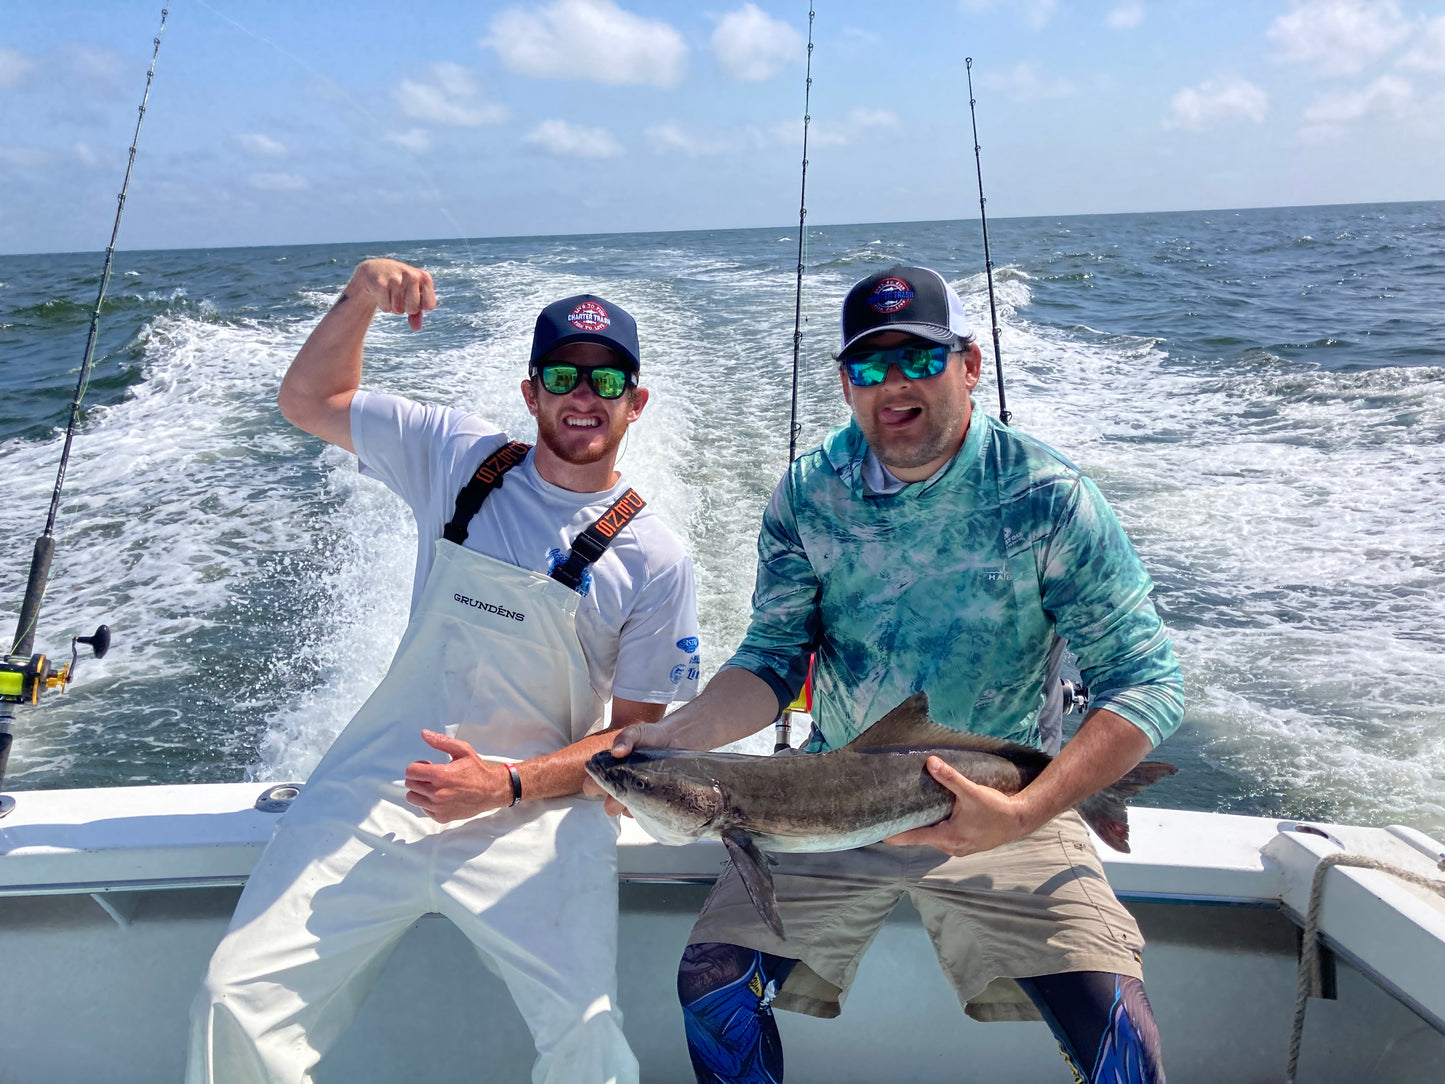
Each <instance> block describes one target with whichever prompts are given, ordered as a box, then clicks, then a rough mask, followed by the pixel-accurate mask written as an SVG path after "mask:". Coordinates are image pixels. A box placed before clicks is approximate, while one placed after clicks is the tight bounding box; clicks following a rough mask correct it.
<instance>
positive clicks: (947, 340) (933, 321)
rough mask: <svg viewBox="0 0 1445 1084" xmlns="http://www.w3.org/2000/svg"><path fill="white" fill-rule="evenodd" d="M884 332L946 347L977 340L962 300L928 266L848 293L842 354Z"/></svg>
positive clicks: (896, 270)
mask: <svg viewBox="0 0 1445 1084" xmlns="http://www.w3.org/2000/svg"><path fill="white" fill-rule="evenodd" d="M884 331H902V332H906V333H907V334H909V335H916V336H918V337H919V338H921V339H928V340H929V341H930V342H936V343H943V344H945V345H950V344H952V343H953V342H955V341H956V340H958V339H963V340H965V341H971V340H972V339H973V329H972V327H970V326H969V322H968V315H967V314H966V313H965V312H964V311H963V301H962V300H961V299H960V298H959V296H958V294H957V293H956V292H955V291H954V289H953V287H952V286H950V285H949V284H948V283H947V281H945V280H944V277H943V276H942V275H940V274H939V273H938V272H937V271H934V270H932V269H930V268H927V267H890V268H889V269H888V270H887V271H879V272H878V273H877V274H874V275H869V276H868V277H867V278H866V279H863V280H862V281H861V282H857V283H854V285H853V288H852V289H851V290H849V291H848V296H847V297H846V298H844V299H843V340H842V341H843V345H842V346H841V347H840V348H839V350H838V354H839V355H840V356H841V355H842V354H844V353H846V352H847V351H848V350H850V349H852V347H854V346H855V345H857V344H858V343H859V342H861V341H862V340H863V339H866V338H867V337H868V336H870V335H877V334H879V333H881V332H884Z"/></svg>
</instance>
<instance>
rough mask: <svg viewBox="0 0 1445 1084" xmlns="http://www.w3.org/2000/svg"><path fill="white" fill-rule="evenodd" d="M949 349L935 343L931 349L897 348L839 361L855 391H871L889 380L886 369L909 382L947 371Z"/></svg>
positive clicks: (852, 356)
mask: <svg viewBox="0 0 1445 1084" xmlns="http://www.w3.org/2000/svg"><path fill="white" fill-rule="evenodd" d="M951 350H952V347H949V346H945V345H943V344H942V343H938V344H935V345H932V346H896V347H894V348H893V349H892V350H869V351H866V352H865V353H861V354H850V355H849V356H847V357H845V358H843V359H842V362H843V371H844V372H846V373H847V374H848V381H849V383H851V384H852V385H853V386H854V387H855V388H873V387H877V386H878V385H879V384H881V383H883V381H884V380H886V379H887V378H888V366H890V365H896V366H898V371H899V372H900V373H902V374H903V375H904V377H906V378H907V379H909V380H926V379H927V378H928V377H930V376H937V375H938V374H939V373H941V372H943V370H944V369H946V368H948V355H949V353H950V351H951Z"/></svg>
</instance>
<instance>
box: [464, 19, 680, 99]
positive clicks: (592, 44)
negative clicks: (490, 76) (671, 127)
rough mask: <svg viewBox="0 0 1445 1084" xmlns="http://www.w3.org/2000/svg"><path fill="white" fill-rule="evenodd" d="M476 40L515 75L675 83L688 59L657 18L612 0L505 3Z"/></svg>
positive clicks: (671, 31)
mask: <svg viewBox="0 0 1445 1084" xmlns="http://www.w3.org/2000/svg"><path fill="white" fill-rule="evenodd" d="M481 44H482V45H483V46H484V47H487V48H490V49H494V50H495V51H496V53H497V57H498V59H500V60H501V62H502V64H503V66H504V67H505V68H506V69H507V70H508V71H512V72H516V73H517V74H518V75H529V76H532V77H533V78H536V79H580V80H584V81H587V82H593V83H603V84H606V85H608V86H624V85H628V84H649V85H652V86H659V87H670V86H676V85H677V84H678V83H679V82H680V81H681V80H682V76H683V71H684V69H685V67H686V64H687V43H686V42H684V41H683V40H682V35H681V34H679V33H678V32H677V31H676V30H674V29H673V28H672V27H671V26H670V25H668V24H667V23H665V22H662V21H660V20H657V19H644V18H642V17H641V16H638V15H633V14H631V13H630V12H626V11H623V10H622V9H621V8H620V7H618V6H617V5H616V4H615V3H613V2H612V0H553V3H551V4H549V5H547V6H546V7H544V8H542V9H540V10H527V9H523V8H508V9H507V10H506V11H503V12H501V13H500V14H499V15H497V17H496V18H494V19H493V20H492V24H491V28H490V32H489V33H488V35H487V36H486V37H485V38H483V39H482V41H481Z"/></svg>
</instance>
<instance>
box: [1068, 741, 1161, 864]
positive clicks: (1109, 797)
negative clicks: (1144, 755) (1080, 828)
mask: <svg viewBox="0 0 1445 1084" xmlns="http://www.w3.org/2000/svg"><path fill="white" fill-rule="evenodd" d="M1178 770H1179V769H1178V768H1176V767H1174V765H1172V764H1165V763H1164V762H1163V761H1162V760H1146V761H1144V762H1143V763H1142V764H1138V765H1135V767H1134V768H1133V769H1132V770H1130V771H1129V772H1128V774H1126V775H1125V776H1124V777H1123V778H1122V779H1120V780H1119V781H1118V782H1117V783H1115V784H1114V785H1113V786H1111V787H1105V788H1104V789H1103V790H1101V791H1099V792H1097V793H1095V794H1091V795H1089V796H1088V797H1087V798H1085V799H1084V800H1083V801H1082V802H1080V803H1079V805H1078V810H1079V815H1080V816H1081V817H1083V818H1084V822H1085V823H1086V824H1087V825H1088V826H1089V827H1090V828H1092V829H1093V830H1094V831H1095V833H1097V834H1098V836H1099V838H1100V839H1102V840H1103V841H1104V842H1105V843H1107V844H1108V845H1109V846H1110V847H1113V848H1114V850H1116V851H1123V852H1124V853H1125V854H1128V853H1129V811H1128V809H1126V808H1125V805H1126V803H1127V802H1128V801H1129V799H1130V798H1132V797H1134V795H1136V794H1138V793H1139V792H1140V791H1141V790H1143V789H1144V788H1145V787H1151V786H1153V785H1154V784H1155V783H1157V782H1159V780H1161V779H1163V778H1164V777H1165V776H1168V775H1173V774H1174V773H1175V772H1177V771H1178Z"/></svg>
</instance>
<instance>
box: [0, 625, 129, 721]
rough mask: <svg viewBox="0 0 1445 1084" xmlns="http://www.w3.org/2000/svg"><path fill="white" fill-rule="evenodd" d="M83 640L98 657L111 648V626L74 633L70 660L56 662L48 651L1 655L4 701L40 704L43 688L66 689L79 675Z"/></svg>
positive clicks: (0, 686)
mask: <svg viewBox="0 0 1445 1084" xmlns="http://www.w3.org/2000/svg"><path fill="white" fill-rule="evenodd" d="M80 644H85V645H86V646H87V647H89V648H90V649H91V651H92V653H93V654H94V655H95V657H96V658H97V659H103V658H105V653H106V652H107V651H109V650H110V627H109V626H108V625H101V626H99V627H98V628H97V629H96V630H95V632H94V633H92V634H91V635H90V636H73V637H71V640H70V661H69V662H68V663H63V664H62V665H61V666H60V667H58V668H57V667H55V666H52V665H51V663H50V660H49V659H48V658H47V657H46V656H45V655H31V656H30V657H29V658H26V657H25V656H24V655H6V656H4V657H3V658H0V704H38V703H40V693H41V690H43V689H58V690H60V692H61V693H64V692H65V688H66V686H67V685H69V684H70V683H71V681H73V680H74V679H75V667H76V664H77V662H78V661H79V658H80V647H79V645H80Z"/></svg>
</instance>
